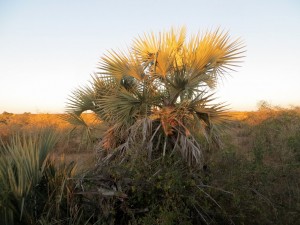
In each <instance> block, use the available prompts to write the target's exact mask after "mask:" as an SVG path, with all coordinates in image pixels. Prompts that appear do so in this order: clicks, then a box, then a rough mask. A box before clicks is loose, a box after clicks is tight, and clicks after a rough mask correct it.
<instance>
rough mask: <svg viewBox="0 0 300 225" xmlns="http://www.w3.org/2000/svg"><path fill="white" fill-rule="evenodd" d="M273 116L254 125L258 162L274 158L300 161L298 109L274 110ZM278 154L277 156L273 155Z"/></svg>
mask: <svg viewBox="0 0 300 225" xmlns="http://www.w3.org/2000/svg"><path fill="white" fill-rule="evenodd" d="M269 110H270V113H272V116H271V117H269V118H267V119H266V120H264V121H262V122H261V123H260V124H258V125H256V126H254V127H253V129H252V130H253V131H252V132H253V136H254V137H253V149H254V155H255V159H256V161H257V162H260V163H262V162H263V160H268V159H270V158H272V161H274V160H275V161H277V162H278V163H293V162H298V163H299V152H300V142H299V140H300V138H299V137H300V136H299V134H300V114H299V112H297V111H296V110H281V111H274V109H273V111H272V109H269ZM272 155H276V156H277V158H276V159H275V157H272Z"/></svg>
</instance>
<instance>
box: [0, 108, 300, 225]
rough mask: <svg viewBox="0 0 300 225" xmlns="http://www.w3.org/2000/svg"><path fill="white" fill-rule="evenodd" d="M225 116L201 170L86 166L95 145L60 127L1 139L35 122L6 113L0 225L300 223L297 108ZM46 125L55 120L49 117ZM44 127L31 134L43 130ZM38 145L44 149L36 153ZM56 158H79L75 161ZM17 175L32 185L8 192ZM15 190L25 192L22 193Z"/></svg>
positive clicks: (175, 163)
mask: <svg viewBox="0 0 300 225" xmlns="http://www.w3.org/2000/svg"><path fill="white" fill-rule="evenodd" d="M230 115H232V121H231V122H230V123H229V125H228V126H229V130H228V132H227V134H224V135H223V136H222V140H223V148H222V149H221V150H219V151H210V152H208V153H207V157H206V164H205V165H204V167H201V168H198V169H197V168H190V167H189V166H187V164H186V163H184V162H183V161H182V160H181V156H180V155H178V154H177V155H176V154H174V155H172V156H170V157H165V158H159V159H157V160H155V161H153V162H151V163H149V162H148V160H145V157H143V156H142V155H141V156H140V157H139V158H137V159H136V160H135V161H126V162H123V163H122V164H120V163H119V162H115V163H113V162H110V163H109V164H105V165H102V166H100V165H99V166H98V167H94V165H96V164H97V159H96V158H94V159H88V160H87V161H85V160H84V159H83V156H84V157H86V156H87V154H86V152H88V153H89V154H90V155H93V154H92V153H93V146H92V144H89V142H86V141H84V140H85V135H84V134H83V133H82V132H81V131H80V132H77V131H76V130H73V129H72V127H63V128H62V127H61V128H59V127H57V129H56V131H55V132H54V133H59V137H61V138H60V139H59V138H58V137H57V135H54V133H53V131H50V130H46V131H41V133H39V134H38V133H37V132H39V131H36V130H34V131H33V128H32V126H31V125H30V123H28V124H23V125H22V132H23V133H27V135H29V133H30V135H31V138H24V137H23V136H22V135H21V136H20V137H18V136H14V135H13V136H11V137H7V135H4V131H5V130H6V131H7V132H9V130H11V129H12V128H14V126H16V121H20V123H19V125H20V124H21V123H22V121H23V120H24V118H28V120H31V119H29V118H34V117H38V115H28V114H24V115H12V114H10V115H7V114H2V115H0V117H1V119H2V120H3V121H4V120H5V121H6V123H2V124H1V131H3V132H2V136H3V137H6V138H8V139H11V141H9V140H6V141H5V143H6V144H4V145H5V146H2V148H1V164H0V167H1V171H2V172H1V180H0V188H1V194H0V214H1V215H0V218H1V224H5V220H7V221H6V224H13V222H12V221H14V224H85V222H87V221H89V222H87V224H175V223H178V224H298V223H299V221H300V216H299V215H300V188H299V187H300V178H299V177H300V157H299V154H300V137H299V133H300V110H299V108H293V109H279V108H274V107H261V108H260V110H259V111H257V112H249V113H230ZM48 117H49V118H51V115H48ZM49 121H52V123H53V124H56V123H57V122H58V121H59V120H58V119H57V117H55V116H53V117H52V118H51V119H49ZM42 123H43V122H42V121H40V122H39V124H38V123H36V126H38V125H43V126H47V125H48V124H49V123H48V124H42ZM99 126H100V127H101V124H98V125H95V126H94V128H95V129H94V130H97V127H99ZM70 130H73V131H72V132H70ZM81 134H83V136H84V138H82V136H81ZM27 135H26V134H25V136H27ZM49 135H50V136H49ZM75 136H76V137H77V138H75ZM27 137H28V136H27ZM46 137H48V138H46ZM50 137H53V138H50ZM67 139H69V140H70V141H69V143H68V144H66V140H67ZM78 140H82V141H83V142H84V144H82V147H81V148H80V149H78V148H74V147H75V146H76V143H77V141H78ZM54 142H56V145H55V146H54V147H53V149H52V151H50V147H51V148H52V145H50V143H52V144H54ZM46 143H48V144H46ZM74 143H75V144H74ZM41 144H42V145H43V146H49V147H48V148H41V147H39V148H37V147H38V146H41ZM45 144H46V145H45ZM62 146H63V148H62ZM95 146H97V143H95ZM9 149H10V150H9ZM13 149H14V150H13ZM18 149H19V151H18ZM26 149H27V151H31V152H32V153H34V152H35V153H36V152H37V150H38V151H43V152H45V151H47V152H48V151H49V154H50V155H48V157H43V158H42V160H41V161H40V160H38V159H37V158H34V154H23V155H18V154H20V153H21V152H23V151H25V150H26ZM43 149H44V150H43ZM12 150H13V152H15V153H14V155H12V153H10V151H12ZM51 152H52V154H51ZM53 153H55V154H54V156H55V157H51V155H52V156H53ZM21 154H22V153H21ZM61 154H65V155H66V156H68V155H70V156H72V157H74V156H76V155H78V156H79V157H77V158H79V160H78V159H77V160H75V161H76V162H73V160H70V159H66V158H67V157H64V158H62V157H61V156H60V155H61ZM4 156H6V157H4ZM21 156H22V160H20V157H21ZM49 156H50V157H49ZM24 157H26V158H27V160H25V159H24ZM31 157H33V158H31ZM35 157H36V156H35ZM75 158H76V157H74V159H75ZM30 160H32V162H34V161H36V162H37V161H39V164H38V165H37V167H34V168H35V169H33V164H32V167H30V166H29V165H31V164H26V162H29V161H30ZM30 162H31V161H30ZM91 162H93V163H91ZM20 163H22V166H21V168H19V169H18V167H17V166H18V165H20ZM25 165H27V166H29V167H28V168H27V166H25ZM8 168H12V169H13V168H14V173H13V174H14V175H12V174H10V175H8V174H7V171H9V170H8ZM26 168H27V169H26ZM87 168H88V169H87ZM26 171H27V172H26ZM37 172H38V173H37ZM22 173H29V175H30V177H31V176H35V177H36V180H35V183H29V184H27V185H25V186H24V187H23V188H22V187H21V184H22V183H21V180H20V181H18V182H17V183H15V185H17V186H15V188H14V189H13V186H10V187H8V185H13V184H14V183H12V182H7V179H8V178H9V177H8V176H13V177H15V178H17V177H20V176H19V175H21V174H22ZM20 178H21V177H20ZM22 179H27V178H26V176H25V177H23V178H22ZM15 181H17V180H16V179H15ZM24 184H26V182H24ZM17 187H18V188H17ZM17 190H18V191H17ZM20 190H26V192H23V194H22V195H19V194H18V193H20ZM21 215H22V216H21ZM8 219H10V220H11V223H10V222H8Z"/></svg>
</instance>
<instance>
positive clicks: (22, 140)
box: [0, 130, 57, 224]
mask: <svg viewBox="0 0 300 225" xmlns="http://www.w3.org/2000/svg"><path fill="white" fill-rule="evenodd" d="M56 142H57V135H56V134H55V132H53V131H52V130H44V131H41V132H39V133H35V134H30V135H26V134H16V135H14V136H13V137H12V138H11V141H10V143H8V144H5V145H4V144H3V145H2V150H1V153H0V154H1V157H0V189H1V193H0V218H3V222H4V223H5V224H13V223H14V222H17V221H19V222H20V221H26V222H28V223H32V222H33V221H32V220H33V218H34V217H33V215H34V210H35V209H34V208H28V207H26V206H28V203H29V202H30V201H31V200H32V198H34V196H32V190H33V189H34V188H35V187H36V186H37V185H38V184H39V182H40V180H41V179H42V176H43V172H44V170H45V167H46V165H47V159H48V156H49V152H50V151H51V150H52V149H53V147H54V145H55V143H56Z"/></svg>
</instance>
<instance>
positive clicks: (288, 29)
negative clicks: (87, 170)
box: [0, 0, 300, 113]
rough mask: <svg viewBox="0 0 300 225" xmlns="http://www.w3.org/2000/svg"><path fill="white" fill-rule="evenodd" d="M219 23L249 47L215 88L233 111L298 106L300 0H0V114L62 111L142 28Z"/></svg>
mask: <svg viewBox="0 0 300 225" xmlns="http://www.w3.org/2000/svg"><path fill="white" fill-rule="evenodd" d="M182 25H185V26H186V27H187V30H188V33H189V34H192V33H196V32H198V31H203V30H206V29H214V28H217V27H221V28H222V29H224V30H228V31H229V32H230V35H231V37H232V38H233V39H234V38H237V37H241V38H242V39H243V40H244V42H245V44H246V46H247V47H246V49H247V52H246V54H245V55H246V57H245V59H244V63H243V64H242V67H240V68H239V69H238V71H237V72H234V73H231V75H230V76H228V78H227V79H225V80H223V81H222V83H220V85H219V88H218V89H217V90H216V92H217V96H219V100H220V101H222V102H227V103H228V104H229V105H230V107H231V108H232V109H234V110H255V109H256V106H257V103H258V101H260V100H266V101H269V102H270V103H271V104H274V105H281V106H289V105H300V1H299V0H264V1H263V0H247V1H243V0H235V1H234V0H226V1H225V0H219V1H217V0H193V1H192V0H184V1H183V0H151V1H148V0H147V1H145V0H126V1H125V0H119V1H117V0H110V1H109V0H98V1H96V0H87V1H83V0H72V1H71V0H69V1H68V0H39V1H38V0H36V1H33V0H27V1H15V0H0V113H2V112H3V111H7V112H13V113H23V112H32V113H57V112H64V109H65V102H66V101H67V98H68V95H70V94H71V92H72V90H74V89H75V88H77V87H78V86H80V85H83V86H84V85H86V84H88V82H89V80H90V75H91V74H92V73H93V71H94V70H95V67H96V66H97V62H98V61H99V58H100V57H101V56H102V55H103V54H104V53H105V52H106V51H107V50H109V49H126V47H127V46H130V44H131V42H132V40H133V39H134V38H135V37H137V36H138V35H141V34H143V33H147V32H150V31H154V32H159V31H161V30H166V29H169V28H170V27H171V26H174V27H179V26H182Z"/></svg>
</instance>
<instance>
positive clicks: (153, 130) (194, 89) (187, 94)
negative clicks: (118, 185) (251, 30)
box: [67, 28, 243, 164]
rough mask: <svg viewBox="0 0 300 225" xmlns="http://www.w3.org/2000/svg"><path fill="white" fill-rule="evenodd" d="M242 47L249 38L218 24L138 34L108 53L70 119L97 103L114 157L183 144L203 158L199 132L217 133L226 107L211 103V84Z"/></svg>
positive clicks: (193, 159) (191, 155) (186, 152)
mask: <svg viewBox="0 0 300 225" xmlns="http://www.w3.org/2000/svg"><path fill="white" fill-rule="evenodd" d="M242 53H243V44H242V42H241V41H240V40H239V39H237V40H233V41H232V40H231V39H230V37H229V35H228V33H224V32H221V31H220V30H219V29H217V30H216V31H214V32H206V33H204V34H197V35H195V36H192V37H191V38H190V39H187V38H186V30H185V28H181V29H179V30H175V29H171V30H170V31H168V32H161V33H159V34H158V35H155V34H154V33H150V34H148V35H147V34H146V35H144V36H142V37H138V38H137V39H135V40H134V42H133V45H132V47H131V48H130V49H128V51H127V52H125V53H124V52H120V51H114V50H111V51H108V53H107V54H105V55H104V56H103V57H102V58H101V61H100V63H99V67H98V69H99V71H98V72H97V73H96V74H95V76H93V80H92V82H91V85H90V86H89V87H84V88H79V89H77V90H76V91H74V92H73V95H72V96H71V97H70V99H69V102H68V105H67V112H68V113H69V118H73V119H74V118H77V121H78V120H80V115H81V113H82V112H84V111H86V110H92V111H93V112H95V113H96V114H97V115H98V116H99V118H100V119H101V120H102V121H104V122H106V123H108V124H109V125H110V129H108V131H107V132H106V133H105V134H104V136H103V137H102V141H101V148H102V149H107V150H112V152H113V153H111V154H109V156H112V155H114V153H118V154H119V155H120V154H124V153H126V152H129V151H130V152H136V153H139V154H140V153H141V151H144V152H146V153H147V155H148V157H149V158H150V159H151V158H152V157H153V155H155V154H157V153H159V152H161V153H162V154H163V155H165V154H166V153H167V152H174V151H179V152H181V154H182V156H183V158H184V159H186V160H187V162H188V163H189V164H199V163H201V160H202V152H203V147H202V143H201V141H199V136H201V135H202V136H204V137H205V138H206V139H207V140H208V141H211V140H213V139H214V138H215V137H216V135H215V134H216V133H215V131H216V128H217V127H218V125H219V124H221V123H222V122H223V121H224V112H225V108H224V106H223V105H222V104H215V103H212V101H213V99H214V98H213V95H212V94H211V90H212V89H213V88H214V87H215V86H216V84H217V81H218V78H220V77H222V76H225V75H226V74H227V72H228V71H230V70H233V68H234V67H235V66H238V63H239V60H240V58H241V57H242V55H241V54H242ZM145 149H146V150H145Z"/></svg>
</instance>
